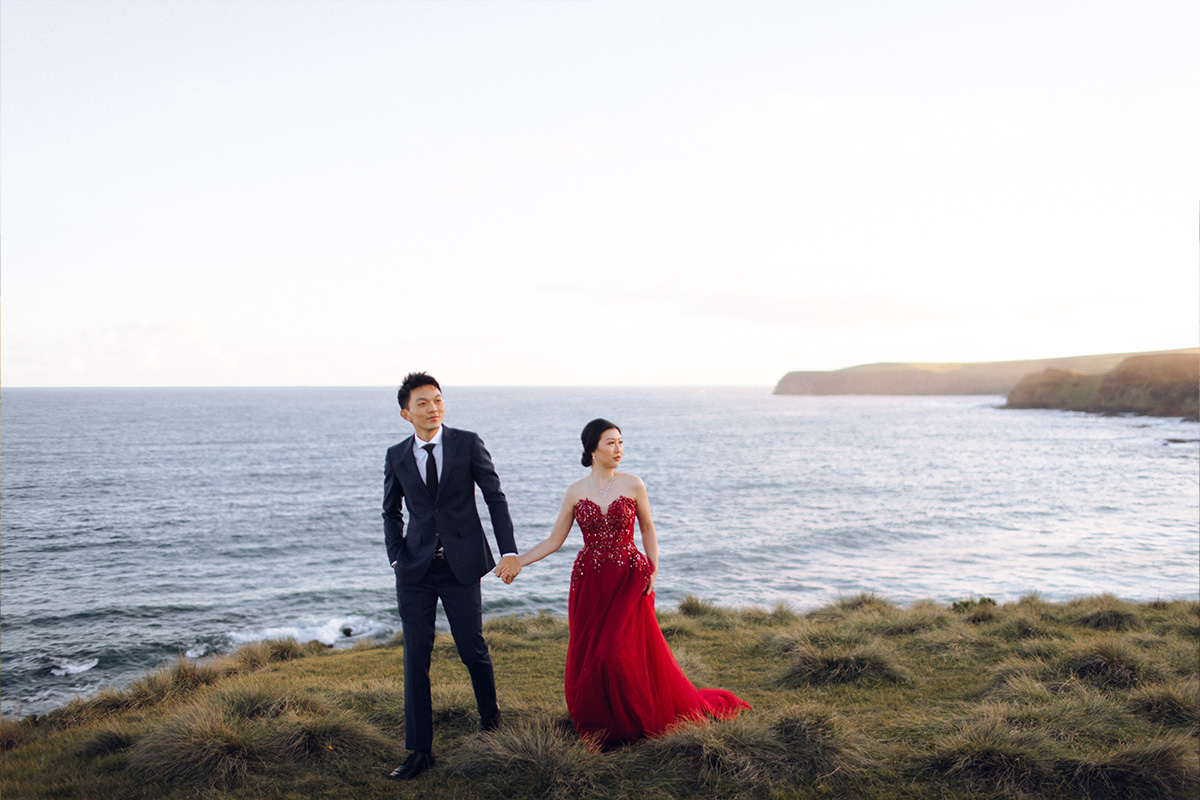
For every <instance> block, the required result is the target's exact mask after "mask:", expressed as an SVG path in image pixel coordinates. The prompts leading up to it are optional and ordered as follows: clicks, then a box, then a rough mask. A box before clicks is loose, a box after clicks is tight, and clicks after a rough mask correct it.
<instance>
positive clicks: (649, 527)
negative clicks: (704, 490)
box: [634, 478, 658, 594]
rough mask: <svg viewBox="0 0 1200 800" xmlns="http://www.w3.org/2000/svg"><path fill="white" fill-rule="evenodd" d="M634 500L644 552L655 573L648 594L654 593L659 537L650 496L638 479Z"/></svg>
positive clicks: (648, 585) (644, 485)
mask: <svg viewBox="0 0 1200 800" xmlns="http://www.w3.org/2000/svg"><path fill="white" fill-rule="evenodd" d="M634 499H635V500H637V518H638V528H639V529H640V530H641V532H642V551H643V552H644V553H645V554H646V559H647V560H648V561H649V562H650V567H651V569H653V572H652V573H651V574H650V583H649V584H647V585H646V594H650V593H651V592H653V591H654V579H655V578H657V577H658V535H657V534H656V533H655V532H654V522H653V521H652V520H651V519H650V495H649V494H647V492H646V484H644V483H642V479H641V478H638V479H637V486H636V487H634Z"/></svg>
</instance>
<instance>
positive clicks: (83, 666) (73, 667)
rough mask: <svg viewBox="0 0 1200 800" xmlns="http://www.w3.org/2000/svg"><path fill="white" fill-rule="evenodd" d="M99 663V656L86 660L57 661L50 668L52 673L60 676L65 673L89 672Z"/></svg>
mask: <svg viewBox="0 0 1200 800" xmlns="http://www.w3.org/2000/svg"><path fill="white" fill-rule="evenodd" d="M99 663H100V659H98V658H89V659H88V660H86V661H57V662H55V666H53V667H51V668H50V674H51V675H57V676H58V677H60V678H61V677H63V676H64V675H78V674H79V673H81V672H87V671H88V670H89V669H91V668H92V667H94V666H96V665H97V664H99Z"/></svg>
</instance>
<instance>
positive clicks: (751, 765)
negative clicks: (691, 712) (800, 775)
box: [639, 716, 788, 786]
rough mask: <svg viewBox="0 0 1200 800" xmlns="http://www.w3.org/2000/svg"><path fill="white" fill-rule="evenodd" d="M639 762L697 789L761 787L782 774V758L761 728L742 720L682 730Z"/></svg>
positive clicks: (648, 748)
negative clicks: (703, 786) (731, 785)
mask: <svg viewBox="0 0 1200 800" xmlns="http://www.w3.org/2000/svg"><path fill="white" fill-rule="evenodd" d="M639 756H641V760H642V761H646V760H649V761H650V762H652V763H654V764H656V765H660V766H659V768H664V767H666V768H669V769H671V770H672V771H673V772H674V773H675V776H676V779H677V780H679V779H683V780H686V779H687V778H688V777H689V776H690V777H692V778H693V779H694V780H697V781H698V782H699V783H701V784H713V783H720V782H721V781H723V780H725V781H732V782H733V783H734V784H735V785H741V786H747V785H755V784H761V783H763V782H764V781H766V780H767V779H768V778H769V777H771V776H774V775H779V774H783V773H786V771H787V758H788V757H787V752H786V751H785V750H784V748H783V745H782V743H781V742H780V741H779V740H778V739H777V738H775V737H774V736H772V735H771V732H770V731H769V730H768V729H767V728H766V726H764V725H762V724H760V723H758V722H752V721H750V720H748V719H747V718H746V717H744V716H743V717H739V718H737V719H732V720H726V721H722V722H714V723H711V724H705V723H699V724H695V723H693V724H683V725H680V726H678V727H676V728H675V729H674V730H672V731H670V732H669V733H667V734H666V735H664V736H661V737H659V738H657V739H652V740H650V741H649V742H646V743H645V744H644V745H642V747H641V748H640V752H639Z"/></svg>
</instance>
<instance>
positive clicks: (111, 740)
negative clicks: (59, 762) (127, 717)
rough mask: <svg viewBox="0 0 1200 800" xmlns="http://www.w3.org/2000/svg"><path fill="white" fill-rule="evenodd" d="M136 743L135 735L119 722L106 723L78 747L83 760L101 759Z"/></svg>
mask: <svg viewBox="0 0 1200 800" xmlns="http://www.w3.org/2000/svg"><path fill="white" fill-rule="evenodd" d="M136 743H137V734H135V733H134V732H133V730H132V729H130V728H129V727H128V726H126V725H124V724H122V723H120V722H108V723H105V724H103V725H101V726H100V727H98V728H97V729H95V730H94V731H92V733H91V735H90V736H88V737H87V738H86V739H84V740H83V742H81V743H80V745H79V750H78V753H79V755H80V756H82V757H84V758H102V757H104V756H108V755H112V754H113V753H120V752H121V751H123V750H128V749H129V748H131V747H133V746H134V744H136Z"/></svg>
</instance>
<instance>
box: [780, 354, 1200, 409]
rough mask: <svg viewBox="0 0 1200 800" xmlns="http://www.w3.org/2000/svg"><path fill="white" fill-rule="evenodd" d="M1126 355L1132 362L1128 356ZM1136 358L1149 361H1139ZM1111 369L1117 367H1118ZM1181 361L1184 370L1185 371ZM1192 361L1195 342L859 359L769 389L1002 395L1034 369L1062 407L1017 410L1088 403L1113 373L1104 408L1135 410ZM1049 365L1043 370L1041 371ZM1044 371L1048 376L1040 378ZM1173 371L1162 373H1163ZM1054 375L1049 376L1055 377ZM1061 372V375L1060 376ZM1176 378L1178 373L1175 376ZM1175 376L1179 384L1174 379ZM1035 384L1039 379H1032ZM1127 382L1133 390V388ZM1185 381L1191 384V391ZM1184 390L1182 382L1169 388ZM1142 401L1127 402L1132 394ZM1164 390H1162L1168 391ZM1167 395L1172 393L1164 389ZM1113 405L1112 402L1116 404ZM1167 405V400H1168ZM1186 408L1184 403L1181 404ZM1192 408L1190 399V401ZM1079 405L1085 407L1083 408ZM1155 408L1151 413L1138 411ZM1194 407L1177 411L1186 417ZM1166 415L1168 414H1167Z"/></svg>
mask: <svg viewBox="0 0 1200 800" xmlns="http://www.w3.org/2000/svg"><path fill="white" fill-rule="evenodd" d="M1131 359H1132V361H1130V360H1131ZM1143 359H1149V360H1148V361H1145V360H1143ZM1126 362H1130V363H1129V365H1128V366H1125V367H1124V368H1123V369H1122V370H1121V371H1119V372H1118V367H1122V366H1123V365H1125V364H1126ZM1187 363H1190V364H1191V369H1192V370H1193V372H1192V373H1188V372H1187ZM1198 365H1200V348H1190V349H1183V350H1162V351H1156V352H1152V353H1112V354H1107V355H1091V356H1071V357H1066V358H1045V359H1030V360H1022V361H977V362H966V363H883V364H862V365H859V366H855V367H847V368H846V369H840V370H833V371H827V372H789V373H788V374H786V375H784V376H783V378H782V379H780V381H779V383H778V384H777V385H776V386H775V392H774V393H775V394H811V395H831V394H882V395H939V394H1002V395H1008V394H1009V393H1010V392H1012V391H1013V390H1014V389H1015V388H1016V387H1017V385H1018V383H1021V382H1022V379H1025V378H1026V377H1027V376H1034V375H1042V376H1043V378H1042V379H1041V384H1047V385H1051V384H1052V385H1054V386H1055V387H1056V397H1057V398H1058V399H1062V400H1063V401H1064V402H1065V401H1068V400H1069V401H1070V403H1071V404H1070V405H1041V406H1036V405H1022V406H1018V405H1014V404H1013V403H1012V399H1011V398H1010V403H1009V405H1010V407H1013V408H1017V407H1021V408H1084V407H1087V406H1089V405H1091V404H1092V400H1091V399H1090V398H1092V396H1093V392H1099V390H1100V385H1101V383H1102V379H1103V378H1104V376H1105V375H1108V374H1109V373H1113V375H1114V377H1113V378H1112V379H1111V380H1110V381H1109V385H1108V387H1107V388H1106V389H1105V393H1104V396H1105V398H1107V400H1106V401H1105V402H1107V403H1112V404H1113V405H1112V406H1111V408H1106V409H1105V410H1135V409H1138V408H1142V407H1145V406H1147V405H1151V406H1153V407H1155V408H1160V407H1162V408H1165V407H1166V406H1163V405H1162V404H1159V403H1157V402H1155V403H1149V402H1148V398H1149V396H1150V395H1151V394H1153V395H1155V396H1157V395H1158V394H1161V393H1162V391H1163V389H1162V388H1161V385H1160V384H1161V381H1159V380H1158V379H1157V378H1154V377H1153V376H1156V375H1160V374H1161V375H1162V376H1163V380H1173V381H1175V382H1176V383H1177V384H1180V385H1181V386H1183V384H1186V378H1187V375H1188V374H1194V370H1195V369H1196V368H1197V366H1198ZM1047 371H1049V373H1048V372H1047ZM1047 375H1049V376H1050V377H1045V376H1047ZM1168 375H1169V376H1174V377H1171V378H1169V379H1168V378H1167V377H1166V376H1168ZM1055 376H1057V377H1055ZM1068 376H1069V377H1068ZM1180 376H1182V378H1180ZM1180 381H1182V383H1180ZM1039 385H1040V384H1039ZM1135 385H1137V386H1140V387H1141V388H1138V389H1135V388H1134V387H1135ZM1196 386H1197V382H1196V381H1195V380H1194V379H1193V380H1192V383H1191V387H1192V389H1193V391H1194V390H1196ZM1176 391H1178V392H1182V393H1183V394H1184V395H1187V392H1186V386H1185V387H1184V388H1181V389H1178V390H1172V392H1176ZM1139 394H1140V395H1146V398H1147V399H1146V400H1142V401H1138V402H1133V401H1134V400H1135V399H1136V397H1135V396H1137V395H1139ZM1169 394H1170V393H1169ZM1172 396H1174V395H1173V394H1172ZM1117 406H1120V408H1119V409H1118V407H1117ZM1172 407H1174V406H1172ZM1185 407H1186V406H1185ZM1191 407H1192V408H1194V405H1193V406H1191ZM1087 410H1093V409H1091V408H1088V409H1087ZM1141 413H1159V412H1141ZM1189 413H1191V414H1194V413H1195V411H1194V410H1193V411H1191V412H1187V411H1184V412H1183V413H1181V414H1180V416H1186V415H1188V414H1189ZM1168 415H1170V416H1173V415H1174V414H1168Z"/></svg>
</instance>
